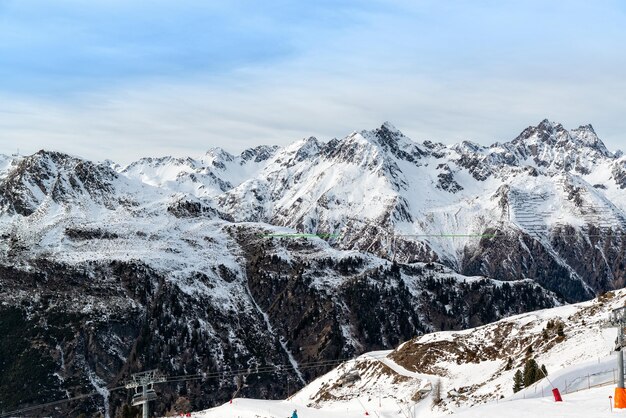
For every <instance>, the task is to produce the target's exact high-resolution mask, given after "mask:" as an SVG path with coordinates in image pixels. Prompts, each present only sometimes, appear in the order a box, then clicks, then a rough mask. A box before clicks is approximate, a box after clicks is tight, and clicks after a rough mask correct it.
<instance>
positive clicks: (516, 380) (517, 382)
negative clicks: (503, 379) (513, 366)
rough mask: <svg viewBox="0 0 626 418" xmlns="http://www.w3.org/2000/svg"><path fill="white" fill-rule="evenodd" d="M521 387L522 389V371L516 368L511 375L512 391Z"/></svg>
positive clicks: (516, 390) (517, 390) (514, 391)
mask: <svg viewBox="0 0 626 418" xmlns="http://www.w3.org/2000/svg"><path fill="white" fill-rule="evenodd" d="M522 389H524V376H522V371H521V370H519V369H517V371H516V372H515V375H514V376H513V393H516V392H519V391H520V390H522Z"/></svg>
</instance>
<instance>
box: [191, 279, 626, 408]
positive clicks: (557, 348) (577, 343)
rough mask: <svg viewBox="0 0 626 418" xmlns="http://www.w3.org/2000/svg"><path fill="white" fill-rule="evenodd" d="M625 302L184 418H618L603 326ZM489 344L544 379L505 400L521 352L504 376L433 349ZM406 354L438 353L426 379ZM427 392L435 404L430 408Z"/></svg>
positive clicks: (348, 365) (533, 319)
mask: <svg viewBox="0 0 626 418" xmlns="http://www.w3.org/2000/svg"><path fill="white" fill-rule="evenodd" d="M625 302H626V290H618V291H615V292H610V293H608V294H606V295H604V296H601V297H598V298H596V299H594V300H592V301H589V302H583V303H579V304H575V305H567V306H562V307H558V308H553V309H546V310H542V311H536V312H531V313H527V314H523V315H517V316H514V317H510V318H506V319H503V320H501V321H498V322H495V323H492V324H488V325H485V326H481V327H478V328H473V329H469V330H464V331H444V332H436V333H432V334H426V335H424V336H421V337H417V338H416V339H414V340H411V341H409V342H406V343H404V344H402V345H400V346H399V347H398V348H396V349H395V350H390V351H377V352H371V353H367V354H364V355H362V356H360V357H358V358H357V359H355V360H353V361H349V362H345V363H343V364H341V365H340V366H338V367H337V368H335V369H333V370H332V371H330V372H329V373H327V374H325V375H323V376H321V377H320V378H318V379H316V380H315V381H313V382H311V383H310V384H309V385H307V386H306V387H305V388H303V389H302V390H301V391H299V392H298V393H296V394H294V395H292V396H291V397H290V398H288V399H286V400H258V399H242V398H235V399H233V400H232V402H229V403H226V404H223V405H221V406H219V407H216V408H212V409H209V410H205V411H200V412H195V413H192V415H191V416H193V417H196V418H200V417H201V418H218V417H220V418H222V417H235V418H284V417H291V414H292V413H293V411H294V410H297V411H298V417H299V418H322V417H324V418H334V417H343V418H352V417H354V418H356V417H363V416H371V417H379V418H391V417H405V418H417V417H437V416H452V417H457V416H458V417H460V418H470V417H476V418H491V417H494V418H495V417H498V418H500V417H511V418H515V417H524V418H528V417H544V416H545V417H572V418H578V417H581V418H582V417H585V418H593V417H607V416H613V415H618V416H620V415H623V416H626V410H616V409H613V408H612V406H611V405H612V404H611V400H612V399H611V398H610V397H612V396H613V393H614V388H615V381H616V365H617V360H616V356H615V353H614V352H613V350H614V349H615V338H616V328H611V327H609V326H608V323H607V321H608V319H609V314H610V312H611V311H612V310H613V309H615V308H619V307H622V306H625V304H626V303H625ZM555 322H556V323H559V322H560V323H561V324H562V325H563V328H564V333H565V337H564V338H563V337H561V338H556V339H551V337H550V336H548V338H546V336H545V335H546V334H545V333H544V330H546V329H549V328H546V325H547V324H549V323H552V324H554V323H555ZM498 330H505V331H506V335H504V336H502V335H499V334H498ZM494 335H498V338H499V340H498V341H497V343H498V344H505V345H506V344H507V341H509V340H511V341H515V340H517V341H523V342H524V344H522V345H520V349H522V350H525V351H528V348H527V347H526V346H525V343H526V342H529V345H531V346H533V347H534V350H535V351H534V353H533V355H531V356H525V358H528V357H532V358H534V359H535V360H536V361H537V363H538V364H540V365H541V364H544V365H545V366H546V368H547V370H548V379H545V378H544V379H542V380H539V381H538V382H536V383H535V384H533V385H530V386H529V387H527V388H525V389H522V390H521V391H519V392H517V393H513V389H512V386H513V374H514V373H515V372H516V371H517V370H518V369H521V368H522V367H520V365H521V360H524V359H523V358H521V357H524V356H523V355H521V354H520V353H521V351H516V352H510V353H508V354H511V355H514V356H516V357H520V358H519V359H517V360H520V361H517V360H516V361H514V365H513V367H508V368H507V367H506V365H505V363H506V362H507V361H506V360H499V359H494V360H491V361H480V360H478V361H476V360H474V361H471V362H464V361H463V360H459V359H457V360H456V361H450V358H449V357H448V353H446V352H445V348H442V347H445V343H447V342H452V343H453V344H454V346H455V347H456V348H455V349H458V348H459V347H463V348H461V349H462V350H467V349H468V348H467V347H470V346H471V347H473V348H477V347H478V350H480V349H481V348H482V349H484V350H485V352H488V351H489V350H490V347H492V346H491V344H492V343H493V341H490V340H489V339H490V336H491V337H493V336H494ZM557 340H558V342H557ZM471 344H473V345H471ZM415 347H421V348H422V349H424V348H429V347H437V349H436V350H434V349H433V350H431V351H428V350H426V351H424V350H422V351H420V352H421V353H422V354H424V355H430V354H432V352H435V351H437V350H439V353H438V354H437V357H430V358H429V359H430V360H431V361H430V363H429V365H428V367H427V369H428V370H437V371H438V372H437V373H436V374H435V373H421V372H419V371H411V370H408V369H407V368H406V367H404V365H401V364H398V362H403V364H405V365H406V359H407V358H409V357H407V353H410V352H411V350H414V349H415ZM442 350H443V352H442ZM429 353H430V354H429ZM475 355H476V354H475ZM476 356H477V357H478V358H480V357H481V355H480V354H477V355H476ZM395 359H404V360H399V361H398V362H396V361H395ZM437 387H439V388H440V389H439V390H437V389H436V388H437ZM553 388H557V389H559V392H560V393H561V395H562V398H563V401H562V402H555V400H554V397H553V394H552V389H553ZM437 392H439V393H440V395H439V396H440V398H441V400H440V401H439V402H435V397H436V396H437V395H436V393H437Z"/></svg>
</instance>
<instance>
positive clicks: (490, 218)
mask: <svg viewBox="0 0 626 418" xmlns="http://www.w3.org/2000/svg"><path fill="white" fill-rule="evenodd" d="M625 189H626V156H624V155H623V154H622V152H620V151H616V152H611V151H609V150H608V149H607V148H606V146H605V145H604V144H603V143H602V141H601V140H600V139H599V138H598V136H597V135H596V133H595V132H594V130H593V128H592V127H591V125H585V126H581V127H579V128H576V129H571V130H567V129H565V128H564V127H563V126H562V125H560V124H557V123H554V122H550V121H548V120H544V121H542V122H540V123H539V124H538V125H537V126H531V127H528V128H526V129H525V130H524V131H523V132H522V133H521V134H519V135H518V136H517V137H516V138H514V139H513V140H511V141H508V142H497V143H494V144H492V145H490V146H481V145H478V144H474V143H471V142H467V141H464V142H462V143H459V144H455V145H444V144H440V143H433V142H430V141H423V142H414V141H412V140H411V139H409V138H408V137H406V136H405V135H404V134H402V132H400V131H399V130H398V129H396V128H395V127H393V126H392V125H391V124H389V123H385V124H383V125H382V126H381V127H379V128H377V129H374V130H368V131H359V132H353V133H351V134H350V135H348V136H346V137H345V138H342V139H333V140H331V141H328V142H321V141H319V140H317V139H315V138H306V139H302V140H300V141H297V142H294V143H293V144H291V145H289V146H287V147H284V148H281V147H276V146H259V147H256V148H251V149H248V150H246V151H244V152H242V153H241V154H240V155H237V156H235V155H232V154H229V153H227V152H225V151H224V150H222V149H211V150H209V151H208V152H207V153H206V154H205V155H203V156H201V157H199V158H191V157H189V158H174V157H163V158H143V159H140V160H138V161H136V162H133V163H131V164H129V165H126V166H121V165H119V164H116V163H114V162H111V161H104V162H92V161H88V160H85V159H82V158H79V157H75V156H72V155H69V154H65V153H60V152H54V151H46V150H42V151H39V152H37V153H35V154H33V155H29V156H0V234H1V236H2V240H1V241H0V295H1V296H0V318H1V319H0V335H2V336H3V337H2V338H0V358H1V359H2V360H0V394H2V395H0V410H12V409H15V408H18V407H20V406H23V405H29V404H37V403H43V402H47V401H49V400H56V399H63V398H64V397H69V396H70V395H75V394H80V393H83V392H85V388H90V389H93V390H97V391H99V392H100V393H102V396H103V397H104V398H105V401H104V402H103V399H102V397H95V398H88V399H82V400H77V401H72V402H68V403H66V404H64V405H61V406H58V407H56V408H49V409H48V410H46V412H47V413H48V414H50V415H53V416H68V415H78V414H79V413H94V412H96V411H100V412H101V413H102V414H103V415H105V416H111V417H112V416H118V415H119V414H120V413H121V412H120V411H121V410H122V405H123V404H124V403H126V402H128V401H129V398H130V395H131V394H129V393H126V392H124V391H120V390H117V391H109V390H108V389H107V388H109V389H110V388H112V387H117V386H119V384H121V383H123V382H124V381H125V379H128V377H129V375H130V374H131V373H134V372H137V371H142V370H147V369H153V368H158V369H159V370H161V371H162V372H163V373H166V374H168V375H187V374H197V373H204V372H207V371H216V370H220V371H223V370H236V369H240V368H250V367H265V366H268V365H270V366H271V365H289V367H283V366H281V367H276V371H275V372H274V373H270V374H265V375H256V376H250V378H248V379H246V380H245V381H243V382H242V381H240V380H237V381H236V380H234V379H232V378H231V379H228V378H207V379H206V380H204V381H198V380H193V381H188V382H182V383H180V382H179V383H177V384H176V385H166V386H163V387H162V389H161V390H160V397H159V399H158V400H157V401H156V404H155V407H156V410H157V412H159V413H165V412H167V411H170V410H171V408H173V406H174V405H175V404H176V402H178V401H179V400H180V399H182V398H185V399H188V400H189V402H190V403H191V405H192V406H193V409H196V410H197V409H202V408H206V407H209V406H212V405H214V404H216V403H220V402H223V401H224V400H227V399H230V398H231V397H232V396H233V394H235V393H237V394H238V395H239V396H242V395H243V396H255V397H261V398H263V397H279V396H285V395H286V394H287V392H288V391H289V390H290V389H293V388H295V387H301V386H302V385H304V384H305V382H308V381H311V380H312V379H314V378H315V377H317V376H319V375H320V374H322V373H324V372H326V371H327V370H328V366H322V365H320V366H318V367H308V368H306V369H304V368H303V369H302V370H301V368H300V366H299V365H300V364H304V363H306V364H310V363H312V362H315V361H320V360H324V361H326V360H327V361H332V360H336V359H341V358H348V357H352V356H355V355H357V354H360V353H363V352H366V351H371V350H379V349H390V348H394V347H396V346H397V345H398V344H399V343H401V342H403V341H407V340H409V339H411V338H413V337H415V336H419V335H422V334H424V333H427V332H431V331H439V330H450V329H464V328H468V327H472V326H478V325H482V324H486V323H489V322H493V321H496V320H498V319H500V318H503V317H506V316H510V315H513V314H519V313H523V312H528V311H531V310H535V309H541V308H549V307H554V306H558V305H563V304H567V303H573V302H579V301H584V300H588V299H591V298H592V297H594V296H596V295H598V294H601V293H604V292H606V291H608V290H613V289H617V288H621V287H624V281H625V279H626V274H625V271H626V260H625V257H626V233H625V231H626V194H625V193H624V192H625ZM28 387H31V388H32V387H36V388H37V390H34V391H25V390H21V389H22V388H28ZM16 388H18V389H16Z"/></svg>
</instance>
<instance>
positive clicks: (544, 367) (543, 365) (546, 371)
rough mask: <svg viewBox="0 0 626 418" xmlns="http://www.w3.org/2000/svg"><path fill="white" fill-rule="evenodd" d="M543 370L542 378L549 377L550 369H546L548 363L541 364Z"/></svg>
mask: <svg viewBox="0 0 626 418" xmlns="http://www.w3.org/2000/svg"><path fill="white" fill-rule="evenodd" d="M541 371H542V374H541V377H542V378H543V377H548V369H546V365H545V364H542V365H541Z"/></svg>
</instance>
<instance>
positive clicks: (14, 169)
mask: <svg viewBox="0 0 626 418" xmlns="http://www.w3.org/2000/svg"><path fill="white" fill-rule="evenodd" d="M117 178H118V174H117V173H116V172H115V171H114V170H113V169H112V168H111V167H109V166H108V165H106V164H96V163H92V162H90V161H86V160H83V159H80V158H78V157H73V156H70V155H68V154H64V153H60V152H56V151H46V150H40V151H38V152H36V153H35V154H33V155H30V156H27V157H24V158H21V159H18V160H16V163H15V164H12V165H11V168H10V170H9V171H8V172H7V174H6V175H5V176H4V177H3V178H2V179H1V180H0V191H1V193H0V212H9V213H19V214H22V215H25V216H28V215H30V214H32V213H33V212H34V211H35V210H37V208H38V207H39V206H40V205H41V204H42V203H43V202H44V201H46V200H50V201H52V202H55V203H70V202H73V201H75V200H78V201H84V199H85V198H90V199H91V200H94V201H97V202H99V203H102V204H105V205H106V204H109V203H110V199H111V195H112V194H113V192H114V190H115V187H114V185H113V183H114V181H115V180H116V179H117Z"/></svg>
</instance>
